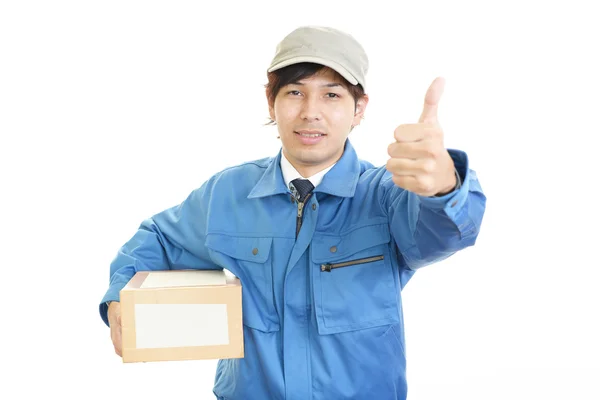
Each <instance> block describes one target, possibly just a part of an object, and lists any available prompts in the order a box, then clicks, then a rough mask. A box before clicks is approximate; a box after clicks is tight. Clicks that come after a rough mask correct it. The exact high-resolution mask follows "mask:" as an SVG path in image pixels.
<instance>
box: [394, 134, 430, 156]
mask: <svg viewBox="0 0 600 400" xmlns="http://www.w3.org/2000/svg"><path fill="white" fill-rule="evenodd" d="M435 149H436V147H435V146H433V145H432V143H431V139H424V140H421V141H419V142H401V143H399V142H394V143H391V144H390V145H389V146H388V154H389V156H390V157H393V158H409V159H413V160H416V159H419V158H432V157H435V156H436V155H437V154H436V150H435Z"/></svg>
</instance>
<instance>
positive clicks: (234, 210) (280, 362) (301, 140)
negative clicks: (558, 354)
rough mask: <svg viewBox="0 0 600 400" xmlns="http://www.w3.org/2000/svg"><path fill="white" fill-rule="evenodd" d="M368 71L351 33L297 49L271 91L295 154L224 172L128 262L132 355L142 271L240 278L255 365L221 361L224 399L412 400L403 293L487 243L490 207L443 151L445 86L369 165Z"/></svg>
mask: <svg viewBox="0 0 600 400" xmlns="http://www.w3.org/2000/svg"><path fill="white" fill-rule="evenodd" d="M367 70H368V59H367V55H366V54H365V51H364V49H363V47H362V46H361V45H360V44H359V43H358V42H357V41H356V40H355V39H354V38H353V37H352V36H350V35H349V34H347V33H344V32H341V31H339V30H336V29H332V28H328V27H318V26H306V27H300V28H298V29H296V30H294V31H292V32H290V33H289V34H288V35H287V36H286V37H285V38H283V39H282V41H281V42H280V43H279V44H278V46H277V48H276V52H275V56H274V58H273V60H272V63H271V65H270V66H269V68H268V71H267V76H268V84H267V86H266V95H267V101H268V106H269V113H270V117H271V119H272V122H273V123H274V124H276V126H277V129H278V133H279V137H280V139H281V150H280V151H279V153H278V154H277V155H276V156H274V157H270V158H264V159H260V160H256V161H251V162H246V163H243V164H241V165H237V166H233V167H231V168H228V169H225V170H223V171H221V172H219V173H217V174H215V175H214V176H212V177H211V178H210V179H208V180H207V181H206V182H204V183H203V185H202V186H201V187H199V188H197V189H195V190H193V191H192V192H191V193H190V194H189V196H188V197H187V198H186V199H185V200H183V201H182V203H181V204H179V205H177V206H174V207H172V208H170V209H167V210H165V211H163V212H160V213H158V214H157V215H154V216H152V217H151V218H149V219H147V220H145V221H143V222H142V223H141V226H140V227H139V229H138V230H137V232H135V234H134V235H133V237H132V238H131V239H130V240H129V241H128V242H127V243H125V244H124V245H123V247H122V248H121V249H120V250H119V251H118V254H117V256H116V258H115V259H114V261H113V262H112V264H111V266H110V283H109V286H108V290H107V291H106V293H105V295H104V297H103V299H102V301H101V303H100V314H101V316H102V319H103V320H104V322H105V323H106V324H107V325H109V326H110V330H111V337H112V341H113V344H114V347H115V350H116V352H117V353H118V354H120V351H121V337H120V306H119V291H120V290H121V289H122V288H123V287H124V286H125V284H126V283H127V282H128V281H129V280H130V279H131V278H132V277H133V275H134V274H135V273H136V272H137V271H140V270H164V269H200V270H202V269H226V270H228V271H230V272H231V273H232V274H234V275H235V276H237V277H238V278H239V279H240V281H241V284H242V286H243V291H242V292H243V297H242V302H243V323H244V341H245V342H244V343H245V344H244V351H245V355H244V358H241V359H225V360H219V362H218V367H217V371H216V378H215V385H214V395H215V396H216V397H217V398H218V399H226V400H252V399H258V400H267V399H269V400H275V399H286V400H308V399H315V400H316V399H327V400H333V399H385V400H390V399H406V396H407V394H406V393H407V383H406V358H405V351H404V328H403V314H402V296H401V291H402V289H403V287H404V286H405V285H406V283H407V282H408V280H409V279H410V278H411V277H412V275H413V274H414V273H415V271H417V270H418V269H419V268H422V267H423V266H426V265H428V264H431V263H434V262H437V261H440V260H443V259H446V258H447V257H449V256H451V255H452V254H454V253H455V252H457V251H459V250H461V249H464V248H466V247H468V246H472V245H474V244H475V241H476V238H477V236H478V233H479V229H480V225H481V221H482V218H483V214H484V210H485V204H486V197H485V195H484V194H483V192H482V189H481V186H480V184H479V182H478V179H477V177H476V175H475V173H474V172H473V171H472V170H470V167H469V162H468V158H467V155H466V153H465V152H463V151H459V150H447V149H445V147H444V141H443V131H442V128H441V127H440V124H439V123H438V119H437V107H438V103H439V101H440V96H441V95H442V91H443V85H444V82H443V80H442V79H441V78H437V79H435V80H434V81H433V83H432V84H431V86H430V87H429V89H428V91H427V92H426V95H425V102H424V106H423V112H422V114H421V116H420V119H419V120H418V122H417V123H408V124H402V125H399V126H398V127H397V128H396V129H395V131H394V132H390V133H389V135H390V142H391V143H390V145H389V147H388V148H387V151H388V153H389V156H390V158H389V161H388V162H387V164H386V165H385V166H381V167H374V166H373V165H371V164H370V163H369V162H366V161H363V160H360V159H358V158H357V154H356V152H355V150H354V148H353V147H352V145H351V143H350V141H349V140H348V135H349V133H350V131H351V130H352V129H353V128H354V127H355V126H357V125H358V124H359V123H360V122H361V119H362V117H363V115H364V114H365V109H366V107H367V103H368V99H369V98H368V95H367V94H366V93H365V91H366V74H367ZM206 323H207V324H210V321H206Z"/></svg>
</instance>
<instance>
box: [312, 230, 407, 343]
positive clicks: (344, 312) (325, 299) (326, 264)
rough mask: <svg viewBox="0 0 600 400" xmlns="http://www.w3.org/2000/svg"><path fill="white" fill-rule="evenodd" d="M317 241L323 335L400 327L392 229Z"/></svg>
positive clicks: (315, 268)
mask: <svg viewBox="0 0 600 400" xmlns="http://www.w3.org/2000/svg"><path fill="white" fill-rule="evenodd" d="M317 235H318V234H315V238H314V239H313V242H312V244H311V259H312V263H311V276H312V282H313V300H314V303H315V313H316V317H317V325H318V330H319V333H320V334H331V333H339V332H346V331H351V330H358V329H365V328H371V327H375V326H381V325H387V324H391V323H396V322H398V321H399V308H398V289H397V265H396V264H395V263H394V262H392V260H391V259H390V255H391V254H392V252H391V250H390V247H389V246H390V245H393V241H392V240H391V236H390V230H389V227H388V224H387V223H382V224H376V225H368V226H364V227H360V228H357V229H354V230H352V231H350V232H348V233H344V234H340V235H337V236H332V235H323V236H317Z"/></svg>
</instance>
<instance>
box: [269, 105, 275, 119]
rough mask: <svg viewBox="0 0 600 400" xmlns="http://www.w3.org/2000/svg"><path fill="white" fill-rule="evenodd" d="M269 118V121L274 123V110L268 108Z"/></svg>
mask: <svg viewBox="0 0 600 400" xmlns="http://www.w3.org/2000/svg"><path fill="white" fill-rule="evenodd" d="M269 117H271V119H272V120H273V121H275V109H274V108H273V107H270V106H269Z"/></svg>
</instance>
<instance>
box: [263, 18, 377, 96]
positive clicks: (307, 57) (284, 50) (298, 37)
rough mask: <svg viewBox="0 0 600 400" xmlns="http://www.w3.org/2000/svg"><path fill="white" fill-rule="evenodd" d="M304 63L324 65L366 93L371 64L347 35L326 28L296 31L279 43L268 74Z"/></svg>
mask: <svg viewBox="0 0 600 400" xmlns="http://www.w3.org/2000/svg"><path fill="white" fill-rule="evenodd" d="M301 62H312V63H317V64H322V65H325V66H327V67H329V68H331V69H333V70H335V71H336V72H338V73H339V74H340V75H342V76H343V77H344V78H345V79H346V80H347V81H348V82H350V83H351V84H352V85H356V84H358V83H360V84H361V85H362V87H363V89H364V90H365V91H366V84H365V81H366V79H365V78H366V75H367V71H368V69H369V60H368V58H367V54H366V52H365V50H364V49H363V47H362V46H361V45H360V43H358V41H357V40H356V39H354V38H353V37H352V36H351V35H349V34H348V33H345V32H342V31H340V30H337V29H334V28H330V27H325V26H303V27H300V28H297V29H295V30H294V31H292V32H291V33H289V34H288V35H287V36H286V37H284V38H283V40H282V41H281V42H279V44H278V45H277V49H276V52H275V57H273V61H272V62H271V65H270V66H269V68H268V70H267V72H272V71H275V70H277V69H280V68H283V67H287V66H288V65H292V64H297V63H301Z"/></svg>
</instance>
